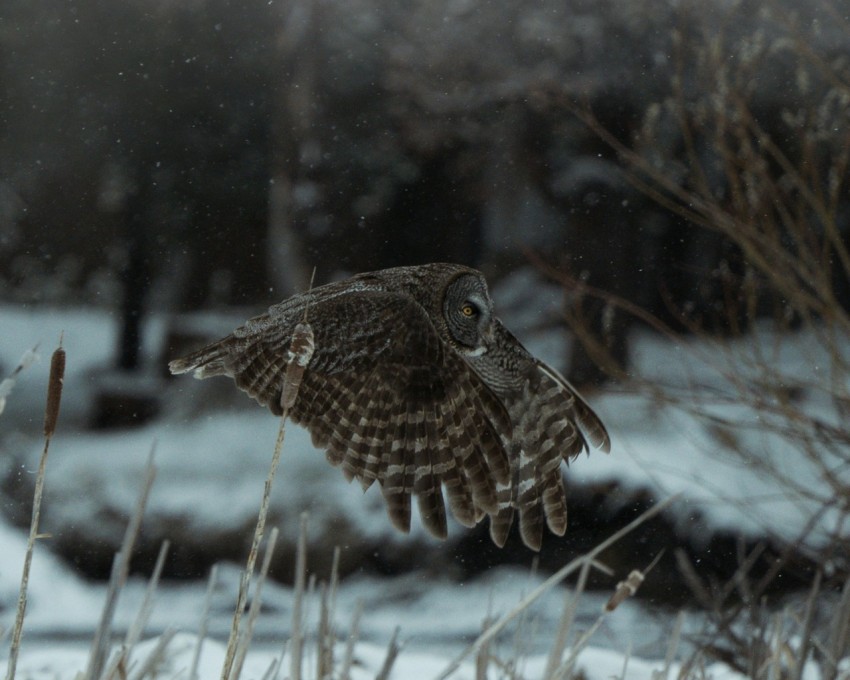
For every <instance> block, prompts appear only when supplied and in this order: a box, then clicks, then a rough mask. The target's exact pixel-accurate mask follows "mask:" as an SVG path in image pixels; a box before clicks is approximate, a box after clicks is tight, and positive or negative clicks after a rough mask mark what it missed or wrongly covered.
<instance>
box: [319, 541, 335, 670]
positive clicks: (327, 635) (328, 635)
mask: <svg viewBox="0 0 850 680" xmlns="http://www.w3.org/2000/svg"><path fill="white" fill-rule="evenodd" d="M339 555H340V551H339V546H337V547H336V548H334V554H333V561H332V563H331V579H330V583H329V584H328V585H327V587H323V588H322V601H321V605H320V609H319V632H318V637H319V639H318V644H317V645H316V677H317V678H319V680H324V679H325V678H330V677H331V676H332V675H333V669H334V645H335V643H336V636H335V631H334V613H335V612H336V594H337V588H338V587H339Z"/></svg>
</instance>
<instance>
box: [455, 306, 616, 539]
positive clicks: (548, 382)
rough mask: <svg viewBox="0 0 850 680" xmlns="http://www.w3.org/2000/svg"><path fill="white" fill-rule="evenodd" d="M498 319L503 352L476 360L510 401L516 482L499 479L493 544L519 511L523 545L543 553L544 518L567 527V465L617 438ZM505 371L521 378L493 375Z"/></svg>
mask: <svg viewBox="0 0 850 680" xmlns="http://www.w3.org/2000/svg"><path fill="white" fill-rule="evenodd" d="M494 324H495V326H494V333H495V336H496V341H495V343H494V344H495V345H496V346H497V347H498V348H499V350H498V351H494V352H492V353H488V354H490V356H488V355H487V354H485V355H483V356H482V357H480V358H475V359H474V360H473V361H472V362H471V365H472V366H473V368H474V369H475V370H476V371H477V372H478V373H479V374H480V375H481V376H482V377H483V378H484V380H485V381H486V382H487V383H488V384H489V385H490V386H491V387H492V388H493V389H495V390H496V391H497V392H498V393H499V395H500V397H501V398H502V399H503V401H504V402H505V404H506V405H507V408H508V411H509V413H510V416H511V420H512V426H513V441H512V446H511V451H510V460H511V463H512V474H511V479H510V481H509V482H508V483H507V484H502V483H499V484H497V496H498V501H499V508H498V510H497V511H496V512H495V513H493V514H492V516H491V519H490V535H491V537H492V539H493V542H494V543H496V544H497V545H499V546H502V545H504V544H505V541H506V540H507V536H508V532H509V530H510V528H511V525H512V523H513V517H514V512H515V511H518V512H519V528H520V535H521V537H522V540H523V542H524V543H525V544H526V545H527V546H528V547H530V548H533V549H534V550H539V548H540V545H541V542H542V540H543V526H544V523H545V524H546V525H547V526H548V527H549V529H550V531H552V532H553V533H554V534H557V535H559V536H563V534H564V532H565V531H566V529H567V503H566V493H565V491H564V484H563V477H562V474H561V462H562V461H566V462H569V461H570V460H572V459H573V458H575V457H576V456H577V455H578V454H579V453H581V452H582V451H583V450H589V449H590V446H593V447H596V448H599V449H602V450H603V451H605V452H608V451H609V449H610V445H611V443H610V438H609V436H608V432H607V431H606V430H605V426H604V425H603V424H602V421H601V420H600V419H599V417H598V416H597V415H596V414H595V413H594V412H593V410H592V409H591V408H590V406H588V404H587V402H585V401H584V399H582V397H581V396H580V395H579V394H578V392H577V391H576V390H575V388H574V387H573V386H572V385H570V383H569V382H568V381H567V380H566V379H565V378H564V377H563V376H562V375H561V374H560V373H558V371H556V370H555V369H554V368H552V367H551V366H549V365H548V364H546V363H544V362H542V361H540V360H538V359H535V358H534V357H532V356H531V355H530V354H529V353H528V352H527V351H526V349H525V348H524V347H523V346H522V344H521V343H520V342H519V341H518V340H517V339H516V338H514V336H513V335H512V334H511V333H510V332H509V331H508V330H507V329H505V328H504V326H502V324H501V323H500V322H499V321H495V322H494ZM495 366H499V370H496V369H495V368H494V367H495ZM502 374H506V375H512V376H514V380H513V381H508V380H503V381H502V382H497V381H496V380H495V379H494V378H493V377H491V376H497V375H502Z"/></svg>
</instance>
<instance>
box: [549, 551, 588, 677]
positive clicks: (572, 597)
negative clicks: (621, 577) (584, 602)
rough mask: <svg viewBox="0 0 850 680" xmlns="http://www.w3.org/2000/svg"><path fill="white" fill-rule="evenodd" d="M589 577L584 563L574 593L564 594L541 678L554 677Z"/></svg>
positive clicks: (567, 592) (586, 563) (586, 565)
mask: <svg viewBox="0 0 850 680" xmlns="http://www.w3.org/2000/svg"><path fill="white" fill-rule="evenodd" d="M589 575H590V563H589V562H585V563H584V564H583V565H582V567H581V571H580V572H579V575H578V583H576V587H575V590H574V592H570V590H569V589H567V590H566V591H565V592H564V609H563V611H562V613H561V620H560V623H559V624H558V632H557V633H556V634H555V640H554V642H553V643H552V648H551V649H550V650H549V656H548V658H547V659H546V670H545V672H544V673H543V677H545V678H551V677H554V675H555V671H556V669H557V668H558V666H559V665H560V664H561V659H562V658H563V657H564V650H565V649H566V647H567V636H568V635H569V632H570V630H571V629H572V625H573V621H575V617H576V613H577V612H578V603H579V600H580V599H581V596H582V594H583V593H584V589H585V588H586V587H587V577H588V576H589Z"/></svg>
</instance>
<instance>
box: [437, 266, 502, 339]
mask: <svg viewBox="0 0 850 680" xmlns="http://www.w3.org/2000/svg"><path fill="white" fill-rule="evenodd" d="M443 317H444V318H445V320H446V326H447V327H448V330H449V335H451V338H452V340H454V341H455V342H457V343H458V344H459V345H461V346H463V347H465V348H469V349H471V350H476V349H483V348H484V346H485V344H486V340H487V338H488V337H489V336H490V335H491V332H492V320H493V301H492V300H491V299H490V294H489V293H488V292H487V283H486V282H485V281H484V277H483V276H481V275H480V274H477V273H476V274H472V273H469V274H461V275H460V276H458V277H457V278H456V279H454V280H453V281H452V282H451V283H449V285H448V286H447V287H446V294H445V297H444V298H443Z"/></svg>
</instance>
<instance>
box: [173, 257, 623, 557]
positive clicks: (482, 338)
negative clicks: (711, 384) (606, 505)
mask: <svg viewBox="0 0 850 680" xmlns="http://www.w3.org/2000/svg"><path fill="white" fill-rule="evenodd" d="M305 317H306V318H307V319H308V321H309V323H310V325H311V326H312V329H313V332H314V336H315V351H314V353H313V355H312V357H311V358H310V361H309V363H308V364H307V367H306V369H305V370H304V373H303V377H302V382H301V386H300V390H299V392H298V395H297V399H296V401H295V402H294V404H293V406H292V408H291V409H290V411H289V414H288V415H289V416H290V417H291V418H292V420H294V421H295V422H297V423H300V424H302V425H303V426H304V427H306V428H307V429H308V430H309V431H310V433H311V434H312V438H313V442H314V443H315V445H316V446H317V447H320V448H323V449H325V450H326V452H327V457H328V460H329V461H330V462H331V464H332V465H335V466H340V467H341V468H342V471H343V474H344V475H345V476H346V477H347V478H348V479H349V481H350V480H351V479H357V480H358V481H359V482H360V483H361V484H362V485H363V488H364V490H365V489H367V488H368V487H369V486H370V485H371V484H372V483H373V482H374V481H375V480H377V481H378V483H379V484H380V486H381V490H382V492H383V495H384V498H385V499H386V503H387V509H388V511H389V515H390V518H391V520H392V522H393V524H395V526H396V527H398V528H399V529H401V530H402V531H408V530H409V528H410V497H411V494H412V495H414V496H416V498H417V500H418V505H419V514H420V516H421V519H422V523H423V524H424V526H425V527H426V528H427V529H428V530H429V531H430V532H431V533H432V534H434V535H435V536H438V537H440V538H445V536H446V510H445V504H444V502H443V490H445V493H446V494H447V495H448V501H449V506H450V507H451V509H452V512H453V513H454V516H455V517H456V518H457V520H458V521H459V522H460V523H461V524H463V525H465V526H467V527H472V526H474V525H475V524H476V523H477V522H479V521H480V520H481V519H482V518H483V517H484V516H485V515H488V516H489V517H490V535H491V537H492V539H493V541H494V542H495V543H496V544H497V545H499V546H502V545H504V543H505V540H506V539H507V535H508V531H509V530H510V527H511V523H512V521H513V516H514V511H515V510H518V511H519V519H520V521H519V526H520V533H521V536H522V540H523V541H524V542H525V544H526V545H527V546H529V547H530V548H533V549H535V550H537V549H539V548H540V543H541V540H542V533H543V522H544V519H545V522H546V524H548V526H549V529H550V530H551V531H552V532H553V533H555V534H558V535H563V533H564V531H566V528H567V506H566V498H565V494H564V486H563V480H562V477H561V461H562V460H563V461H567V462H569V460H570V459H572V458H574V457H575V456H577V455H578V454H579V453H580V452H581V451H582V450H584V449H588V442H590V444H592V445H593V446H595V447H597V448H601V449H603V450H605V451H606V452H607V451H608V449H609V446H610V441H609V438H608V433H607V432H606V431H605V427H604V426H603V425H602V422H601V421H600V420H599V418H598V417H597V415H596V414H595V413H594V412H593V411H592V410H591V408H590V407H589V406H588V405H587V403H586V402H585V401H584V400H583V399H582V398H581V397H580V396H579V395H578V394H577V393H576V391H575V389H573V387H572V386H571V385H570V384H569V383H568V382H567V381H566V380H565V379H564V378H563V377H562V376H561V375H560V374H559V373H558V372H557V371H556V370H554V369H553V368H551V367H550V366H548V365H546V364H545V363H543V362H542V361H540V360H538V359H535V358H534V357H533V356H531V355H530V354H529V353H528V352H527V351H526V349H525V348H524V347H523V346H522V345H521V344H520V343H519V341H517V339H516V338H514V336H513V335H511V333H510V332H509V331H508V330H507V329H506V328H505V327H504V326H503V325H502V323H501V322H500V321H499V319H497V318H496V317H495V316H494V315H493V302H492V300H491V299H490V295H489V293H488V291H487V283H486V281H485V280H484V277H483V276H482V274H481V273H480V272H478V271H476V270H474V269H470V268H468V267H464V266H460V265H456V264H427V265H422V266H417V267H397V268H394V269H384V270H382V271H376V272H370V273H365V274H360V275H358V276H355V277H353V278H351V279H348V280H346V281H340V282H337V283H331V284H328V285H325V286H321V287H319V288H315V289H313V290H311V291H309V292H307V293H303V294H300V295H295V296H294V297H291V298H289V299H288V300H285V301H284V302H281V303H280V304H277V305H275V306H273V307H271V308H270V309H269V310H268V312H266V313H265V314H262V315H261V316H258V317H255V318H253V319H251V320H249V321H248V322H246V323H245V325H244V326H241V327H240V328H237V329H236V330H235V331H233V333H232V334H231V335H229V336H227V337H226V338H224V339H222V340H219V341H218V342H215V343H213V344H211V345H209V346H207V347H204V348H203V349H201V350H199V351H197V352H195V353H193V354H190V355H189V356H187V357H184V358H182V359H177V360H175V361H172V362H171V363H170V364H169V368H170V369H171V372H172V373H185V372H187V371H194V374H195V377H196V378H208V377H210V376H214V375H227V376H230V377H232V378H234V379H235V381H236V385H237V386H238V387H239V388H240V389H242V390H244V391H245V392H247V393H248V394H249V395H251V396H252V397H253V398H254V399H256V400H257V401H258V402H259V403H260V404H262V405H263V406H267V407H268V408H269V409H271V411H272V412H273V413H275V414H277V415H281V411H282V409H281V403H280V402H281V389H282V385H283V376H284V373H285V371H286V366H287V361H289V360H290V359H291V354H290V355H288V350H289V346H290V341H291V339H292V335H293V330H294V328H295V326H296V324H297V323H298V322H300V321H302V320H303V319H304V318H305Z"/></svg>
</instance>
